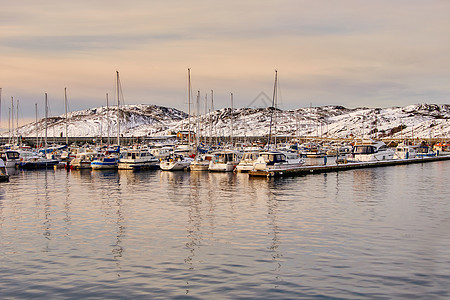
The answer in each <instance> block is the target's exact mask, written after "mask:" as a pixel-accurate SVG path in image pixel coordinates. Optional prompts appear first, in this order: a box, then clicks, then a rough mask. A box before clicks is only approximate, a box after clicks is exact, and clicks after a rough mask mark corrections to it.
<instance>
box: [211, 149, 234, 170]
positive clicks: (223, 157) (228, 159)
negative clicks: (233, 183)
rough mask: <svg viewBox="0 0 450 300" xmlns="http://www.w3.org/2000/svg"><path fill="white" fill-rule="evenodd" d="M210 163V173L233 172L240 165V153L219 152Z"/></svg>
mask: <svg viewBox="0 0 450 300" xmlns="http://www.w3.org/2000/svg"><path fill="white" fill-rule="evenodd" d="M213 154H214V157H213V159H212V160H211V161H210V162H209V167H208V170H209V171H213V172H231V171H233V170H234V168H236V166H237V164H238V163H239V153H238V152H236V151H233V150H224V151H217V152H215V153H213Z"/></svg>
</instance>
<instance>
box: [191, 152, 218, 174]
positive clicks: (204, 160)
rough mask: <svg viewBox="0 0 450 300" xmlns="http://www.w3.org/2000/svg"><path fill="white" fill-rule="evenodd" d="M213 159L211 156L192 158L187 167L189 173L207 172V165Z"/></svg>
mask: <svg viewBox="0 0 450 300" xmlns="http://www.w3.org/2000/svg"><path fill="white" fill-rule="evenodd" d="M212 159H213V155H211V154H202V155H198V156H196V157H195V158H194V160H193V161H192V162H191V164H190V165H189V170H190V171H208V168H209V163H210V162H211V160H212Z"/></svg>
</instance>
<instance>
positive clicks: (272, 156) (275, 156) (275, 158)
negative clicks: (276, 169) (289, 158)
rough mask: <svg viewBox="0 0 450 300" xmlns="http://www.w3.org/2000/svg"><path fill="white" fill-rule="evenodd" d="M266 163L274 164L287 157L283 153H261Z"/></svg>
mask: <svg viewBox="0 0 450 300" xmlns="http://www.w3.org/2000/svg"><path fill="white" fill-rule="evenodd" d="M261 157H262V158H263V159H264V161H265V163H266V164H274V163H279V162H284V161H286V157H285V156H284V155H283V154H281V153H267V154H261Z"/></svg>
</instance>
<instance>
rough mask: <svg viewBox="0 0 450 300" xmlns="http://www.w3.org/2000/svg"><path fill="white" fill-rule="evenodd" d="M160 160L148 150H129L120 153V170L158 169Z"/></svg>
mask: <svg viewBox="0 0 450 300" xmlns="http://www.w3.org/2000/svg"><path fill="white" fill-rule="evenodd" d="M158 167H159V160H158V159H157V158H156V157H155V156H154V155H153V154H151V153H150V152H149V151H148V150H147V149H128V150H124V151H122V152H121V153H120V158H119V164H118V168H119V170H138V169H157V168H158Z"/></svg>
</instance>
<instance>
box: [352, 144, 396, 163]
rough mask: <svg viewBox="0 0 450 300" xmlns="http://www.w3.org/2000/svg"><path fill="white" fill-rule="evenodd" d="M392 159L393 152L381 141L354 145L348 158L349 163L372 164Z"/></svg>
mask: <svg viewBox="0 0 450 300" xmlns="http://www.w3.org/2000/svg"><path fill="white" fill-rule="evenodd" d="M393 158H394V150H392V149H390V148H388V146H386V144H385V143H384V142H382V141H363V142H359V143H355V145H354V146H353V149H352V153H351V154H349V156H348V161H350V162H373V161H381V160H389V159H393Z"/></svg>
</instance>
